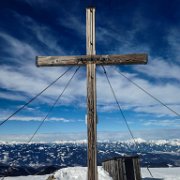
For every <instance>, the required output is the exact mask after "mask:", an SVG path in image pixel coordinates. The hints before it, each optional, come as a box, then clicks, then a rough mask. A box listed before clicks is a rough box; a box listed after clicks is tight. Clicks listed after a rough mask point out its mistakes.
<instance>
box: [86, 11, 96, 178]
mask: <svg viewBox="0 0 180 180" xmlns="http://www.w3.org/2000/svg"><path fill="white" fill-rule="evenodd" d="M95 53H96V52H95V8H87V9H86V54H87V55H89V56H88V57H89V58H90V57H91V56H93V55H95ZM91 60H92V58H90V59H89V61H91ZM86 67H87V129H88V131H87V132H88V133H87V134H88V159H87V160H88V180H97V179H98V175H97V125H96V123H97V120H96V116H97V113H96V111H97V110H96V64H95V63H94V62H90V63H87V66H86Z"/></svg>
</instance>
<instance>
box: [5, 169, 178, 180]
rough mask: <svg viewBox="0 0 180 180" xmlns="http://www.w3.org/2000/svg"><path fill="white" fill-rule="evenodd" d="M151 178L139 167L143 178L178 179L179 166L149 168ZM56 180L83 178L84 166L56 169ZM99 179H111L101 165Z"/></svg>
mask: <svg viewBox="0 0 180 180" xmlns="http://www.w3.org/2000/svg"><path fill="white" fill-rule="evenodd" d="M150 170H151V172H152V174H153V178H152V177H151V176H150V175H149V172H148V171H147V169H146V168H142V169H141V173H142V177H143V180H180V167H178V168H151V169H150ZM48 176H49V175H43V176H18V177H6V178H5V179H4V180H47V178H48ZM54 176H55V177H56V179H57V180H85V179H87V168H86V167H73V168H72V167H70V168H64V169H61V170H59V171H57V172H56V173H55V175H54ZM98 176H99V180H112V178H111V177H109V176H108V173H107V172H105V171H104V170H103V168H102V167H98Z"/></svg>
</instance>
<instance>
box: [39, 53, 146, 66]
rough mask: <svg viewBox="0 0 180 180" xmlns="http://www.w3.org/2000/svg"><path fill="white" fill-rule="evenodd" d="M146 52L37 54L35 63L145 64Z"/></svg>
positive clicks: (54, 64) (44, 64)
mask: <svg viewBox="0 0 180 180" xmlns="http://www.w3.org/2000/svg"><path fill="white" fill-rule="evenodd" d="M147 61H148V56H147V54H126V55H82V56H37V57H36V65H37V66H38V67H40V66H67V65H77V64H78V65H85V64H89V63H95V64H97V65H115V64H124V65H126V64H146V63H147Z"/></svg>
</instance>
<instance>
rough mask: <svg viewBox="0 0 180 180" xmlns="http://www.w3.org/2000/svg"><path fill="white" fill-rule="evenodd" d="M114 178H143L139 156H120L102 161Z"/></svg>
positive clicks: (126, 179)
mask: <svg viewBox="0 0 180 180" xmlns="http://www.w3.org/2000/svg"><path fill="white" fill-rule="evenodd" d="M102 166H103V168H104V169H105V170H106V171H107V172H108V173H109V175H110V176H111V177H112V179H113V180H141V169H140V162H139V157H136V156H134V157H133V156H132V157H130V156H129V157H126V156H122V157H118V158H114V159H109V160H107V161H104V162H102ZM130 175H131V176H130Z"/></svg>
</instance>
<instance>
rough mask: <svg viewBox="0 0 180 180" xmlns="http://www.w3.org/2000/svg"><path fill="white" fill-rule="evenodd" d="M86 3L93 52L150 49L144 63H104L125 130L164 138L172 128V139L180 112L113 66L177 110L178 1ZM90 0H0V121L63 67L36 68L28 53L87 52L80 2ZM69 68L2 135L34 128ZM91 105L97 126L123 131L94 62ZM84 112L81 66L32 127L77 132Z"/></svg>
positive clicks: (83, 127)
mask: <svg viewBox="0 0 180 180" xmlns="http://www.w3.org/2000/svg"><path fill="white" fill-rule="evenodd" d="M92 3H93V5H95V6H96V53H97V54H126V53H143V52H145V53H148V55H149V62H148V64H147V65H133V66H111V67H110V66H109V67H107V68H106V69H107V72H108V74H109V76H110V80H111V82H112V86H113V88H114V89H115V92H116V95H117V97H118V100H119V103H120V105H121V106H122V109H123V111H124V113H125V116H126V118H127V120H128V123H129V125H130V127H131V129H132V130H133V131H134V132H135V134H137V136H138V137H142V138H143V136H144V134H143V133H138V132H144V131H147V132H151V131H152V130H153V132H154V137H157V136H158V137H159V138H163V137H164V133H166V132H167V133H168V132H173V131H174V132H176V133H174V134H173V138H178V137H179V135H180V134H179V131H178V130H179V129H180V122H179V121H180V120H179V117H177V116H175V115H174V114H173V113H172V112H170V111H169V110H168V109H166V108H164V107H162V106H161V105H160V104H159V103H158V102H156V101H154V100H153V99H152V98H150V97H149V96H147V95H146V94H144V92H142V91H141V90H139V89H137V87H135V86H134V85H133V84H131V83H130V82H128V81H127V80H126V79H124V78H123V77H122V76H121V75H120V74H119V73H118V72H119V71H120V72H123V73H124V74H125V75H126V76H128V77H129V78H131V79H132V80H133V81H134V82H136V83H138V84H139V85H140V86H142V87H143V88H145V89H146V90H147V91H148V92H150V93H151V94H153V95H154V96H155V97H157V98H159V99H160V100H161V101H163V102H164V103H165V104H167V105H168V106H170V107H171V108H172V109H174V110H175V111H177V112H178V113H180V93H179V90H180V75H179V73H180V60H179V58H180V33H179V30H180V11H179V9H180V1H178V0H173V1H166V0H158V1H155V0H151V1H150V0H146V1H142V0H134V1H130V0H127V1H120V0H119V1H110V0H101V1H95V0H94V1H92ZM89 4H90V1H82V0H76V1H75V0H74V1H70V0H66V1H65V0H64V1H63V0H53V1H51V2H50V1H48V0H13V1H12V0H2V1H1V2H0V112H1V113H0V120H4V119H5V118H6V117H8V116H9V115H10V114H11V113H13V112H14V111H15V110H16V109H17V108H19V107H20V106H21V105H23V104H24V103H25V102H26V101H28V100H29V99H30V98H32V97H33V96H34V95H36V94H37V93H38V92H40V91H41V90H42V89H43V88H45V87H46V86H47V85H48V84H49V83H50V82H52V81H53V80H54V79H56V78H57V77H58V76H59V75H60V74H61V73H63V72H64V71H65V69H66V68H65V67H50V68H47V67H46V68H37V67H36V66H35V56H38V55H47V56H53V55H83V54H85V53H86V52H85V50H86V47H85V46H86V37H85V34H86V33H85V31H86V30H85V23H86V22H85V20H86V17H85V8H86V7H87V6H88V5H89ZM72 73H73V71H71V72H69V73H68V74H67V75H66V76H64V77H63V78H62V79H60V80H59V81H58V82H57V83H56V84H55V85H54V86H53V87H51V88H50V89H48V90H47V91H46V92H45V93H44V94H43V95H42V96H41V97H39V98H38V99H37V100H36V101H34V102H33V103H32V104H30V105H29V106H28V107H27V108H25V109H24V110H23V111H21V112H20V113H18V114H17V115H16V116H14V117H13V118H11V119H10V120H9V121H8V122H7V123H5V124H4V125H3V126H1V127H0V134H1V135H2V139H3V135H9V134H19V135H22V134H31V133H33V132H34V131H35V129H36V127H37V126H38V124H39V123H40V121H41V120H42V119H43V117H44V116H45V115H46V113H47V111H48V108H49V106H51V104H52V103H53V101H54V100H55V99H56V98H57V96H58V95H59V94H60V93H61V91H62V90H63V88H64V86H65V84H66V82H67V81H68V79H69V78H70V77H71V76H72ZM97 104H98V107H97V108H98V132H99V133H100V132H107V133H108V132H113V133H114V134H113V135H114V136H116V135H117V136H118V133H119V132H123V133H126V132H127V128H126V126H125V123H124V122H123V119H122V117H121V114H120V112H119V111H118V108H117V105H116V104H115V101H114V99H113V95H112V93H111V91H110V88H109V86H108V83H107V81H106V78H105V76H104V74H103V71H102V68H101V67H98V68H97ZM85 116H86V69H85V67H83V68H81V69H80V70H79V71H78V73H77V74H76V76H75V78H74V79H73V81H72V83H71V84H70V86H69V87H68V89H67V91H66V92H65V94H64V95H63V96H62V99H61V100H60V102H59V103H58V104H57V105H56V107H55V109H54V110H53V112H52V113H51V114H50V116H49V118H48V119H47V121H46V122H45V123H44V125H43V126H42V128H41V129H40V131H39V133H40V134H41V133H51V134H53V133H81V132H82V133H84V132H86V124H85ZM115 132H116V133H117V134H116V133H115ZM160 132H161V133H160ZM115 134H116V135H115ZM151 134H152V133H151ZM117 138H118V137H117ZM144 138H145V137H144ZM166 138H168V137H166ZM169 138H172V137H171V136H169Z"/></svg>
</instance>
